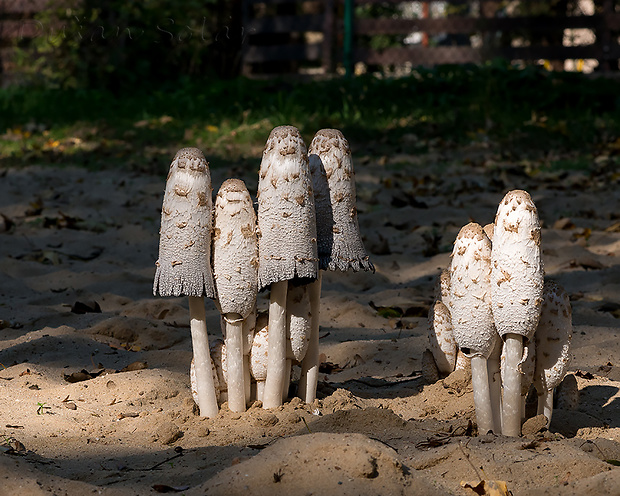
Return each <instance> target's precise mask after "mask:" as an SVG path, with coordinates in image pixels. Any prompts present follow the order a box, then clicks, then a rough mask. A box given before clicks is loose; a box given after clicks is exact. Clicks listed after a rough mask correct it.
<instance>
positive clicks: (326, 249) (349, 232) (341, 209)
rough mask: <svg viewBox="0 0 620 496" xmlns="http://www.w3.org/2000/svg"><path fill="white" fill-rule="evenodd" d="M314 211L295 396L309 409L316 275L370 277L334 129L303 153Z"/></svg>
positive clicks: (345, 160)
mask: <svg viewBox="0 0 620 496" xmlns="http://www.w3.org/2000/svg"><path fill="white" fill-rule="evenodd" d="M308 157H309V163H310V173H311V174H312V187H313V190H314V201H315V208H316V225H317V245H318V257H319V275H318V278H317V280H316V281H315V282H314V283H313V284H312V285H311V288H310V301H311V313H312V330H311V336H310V344H309V347H308V351H307V353H306V357H305V358H304V360H303V362H302V368H301V379H300V381H299V391H300V395H301V397H302V399H304V400H305V401H306V402H308V403H310V402H312V401H314V399H315V397H316V386H317V379H318V369H319V363H318V357H319V313H320V296H321V273H320V270H332V271H334V270H341V271H342V272H346V271H347V270H349V269H352V270H354V271H359V270H361V269H363V270H367V271H372V272H374V270H375V268H374V266H373V264H372V263H371V262H370V260H369V257H368V254H367V253H366V249H365V248H364V243H363V242H362V236H361V234H360V230H359V224H358V221H357V207H356V194H355V178H354V171H353V160H352V158H351V147H350V146H349V142H348V141H347V140H346V139H345V137H344V136H343V134H342V132H340V131H339V130H337V129H321V130H320V131H318V132H317V133H316V134H315V136H314V138H313V139H312V142H311V144H310V148H309V150H308Z"/></svg>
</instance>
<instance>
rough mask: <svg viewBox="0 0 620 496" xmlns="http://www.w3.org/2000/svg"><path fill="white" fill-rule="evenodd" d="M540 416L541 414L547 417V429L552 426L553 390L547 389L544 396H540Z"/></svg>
mask: <svg viewBox="0 0 620 496" xmlns="http://www.w3.org/2000/svg"><path fill="white" fill-rule="evenodd" d="M537 413H538V415H540V414H541V413H542V414H543V415H544V416H545V417H547V428H549V425H551V416H552V415H553V389H551V390H549V389H546V390H545V391H543V394H541V395H539V396H538V411H537Z"/></svg>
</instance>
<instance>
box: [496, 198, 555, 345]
mask: <svg viewBox="0 0 620 496" xmlns="http://www.w3.org/2000/svg"><path fill="white" fill-rule="evenodd" d="M491 262H492V269H493V270H492V272H491V288H492V292H493V294H492V302H493V303H492V305H493V317H494V319H495V325H496V327H497V331H498V332H499V334H500V335H501V336H504V335H505V334H507V333H513V334H520V335H521V336H523V337H525V338H527V339H530V338H531V337H532V335H533V334H534V331H535V330H536V326H537V325H538V319H539V317H540V308H541V304H542V296H543V282H544V281H543V279H544V271H543V266H542V260H541V249H540V224H539V221H538V212H537V210H536V206H535V205H534V202H533V201H532V198H531V197H530V195H529V194H528V193H527V192H525V191H522V190H514V191H510V192H509V193H507V194H506V196H505V197H504V199H503V200H502V201H501V203H500V204H499V208H498V209H497V215H496V216H495V230H494V234H493V250H492V254H491Z"/></svg>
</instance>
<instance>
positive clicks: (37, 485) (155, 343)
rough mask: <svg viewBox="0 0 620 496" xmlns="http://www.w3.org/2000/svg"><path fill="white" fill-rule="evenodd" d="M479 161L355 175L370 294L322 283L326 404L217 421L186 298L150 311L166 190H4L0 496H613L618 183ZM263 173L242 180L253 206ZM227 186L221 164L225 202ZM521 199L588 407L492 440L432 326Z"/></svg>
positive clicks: (435, 159)
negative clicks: (461, 252) (438, 305)
mask: <svg viewBox="0 0 620 496" xmlns="http://www.w3.org/2000/svg"><path fill="white" fill-rule="evenodd" d="M468 153H470V155H468V156H469V157H470V159H468V160H466V161H461V160H459V161H458V163H456V164H455V162H456V161H455V160H450V161H448V160H447V159H446V157H444V156H443V155H441V154H439V153H435V154H434V155H433V154H427V155H425V156H423V157H416V156H400V155H394V156H391V157H382V158H380V159H377V158H376V157H364V156H361V157H360V156H355V154H354V157H355V168H356V184H357V195H358V203H357V205H358V219H359V224H360V231H361V233H362V236H363V238H364V242H365V246H366V248H367V251H368V252H369V255H370V259H371V261H372V262H373V263H374V265H375V267H376V273H374V274H372V273H369V272H358V273H352V272H350V273H342V272H325V273H324V275H323V286H322V288H323V289H322V295H321V315H320V354H321V362H322V366H321V372H320V376H319V387H318V399H317V400H316V401H315V402H314V403H312V404H310V405H307V404H304V403H303V402H302V401H301V400H299V399H291V400H289V401H287V402H286V403H285V404H284V405H283V406H281V407H279V408H276V409H273V410H264V409H263V408H261V406H260V404H254V405H252V406H251V407H250V408H249V409H248V410H247V411H246V412H244V413H232V412H230V411H229V410H228V408H227V406H226V404H224V405H223V407H222V409H221V411H220V413H219V414H218V416H217V417H216V418H212V419H206V418H202V417H199V416H198V415H197V411H196V407H195V405H194V402H193V400H192V396H191V391H190V380H189V366H190V361H191V338H190V329H189V312H188V302H187V298H159V297H153V296H152V284H153V275H154V272H155V260H156V259H157V250H158V237H159V234H158V231H159V222H160V209H161V203H162V198H163V191H164V185H165V178H164V177H163V176H154V175H148V174H142V175H141V174H138V173H137V172H125V171H121V170H107V171H87V170H83V169H73V168H54V167H27V168H20V169H2V170H0V297H1V298H0V495H2V496H4V495H20V496H21V495H44V494H45V495H47V494H59V495H60V494H63V495H64V494H67V495H85V494H104V495H115V496H116V495H118V496H129V495H143V494H156V493H161V492H177V493H179V494H186V495H188V496H190V495H192V496H193V495H202V494H205V495H215V494H218V495H219V494H222V495H223V494H227V495H228V494H244V495H263V494H264V495H278V494H303V495H306V494H316V495H323V494H346V495H380V494H381V495H383V494H385V495H388V494H389V495H394V494H403V495H435V494H437V495H440V494H442V495H445V494H455V495H467V494H475V493H474V491H473V490H472V489H469V488H466V487H464V485H465V483H469V484H470V485H471V486H476V485H477V484H479V483H481V481H489V483H490V482H493V481H500V482H502V481H503V482H504V483H505V484H506V487H507V489H508V490H509V491H511V492H512V494H513V495H515V496H516V495H528V496H530V495H571V494H579V495H595V494H596V495H620V468H619V467H618V464H619V462H618V460H620V362H619V357H620V337H619V335H620V210H619V205H620V188H619V185H618V177H617V172H616V173H614V171H610V170H608V169H604V168H600V169H597V168H593V169H592V171H590V172H589V173H587V174H586V173H581V172H570V173H561V172H540V173H538V174H526V173H525V172H524V170H523V169H522V168H520V167H518V166H515V165H513V164H505V163H502V162H501V160H500V159H499V158H497V157H496V158H495V159H493V157H488V156H486V157H482V158H476V157H477V155H475V153H474V152H472V151H470V152H468ZM471 157H473V158H471ZM493 160H495V161H493ZM446 164H452V165H446ZM258 165H259V161H258V160H257V162H256V168H255V170H252V171H249V172H247V173H245V175H244V176H241V178H242V179H244V180H245V181H246V183H247V185H248V189H249V191H250V192H251V194H252V195H253V196H254V195H255V193H256V187H257V172H258ZM614 174H615V175H614ZM231 176H232V173H231V172H230V171H228V170H224V169H222V168H217V167H214V166H213V165H212V178H213V187H214V190H215V191H217V189H218V188H219V186H220V185H221V184H222V182H223V181H224V180H225V179H227V178H228V177H231ZM516 188H519V189H525V190H527V191H529V192H530V194H531V195H532V198H533V200H534V202H535V203H536V206H537V208H538V212H539V215H540V220H541V223H542V248H543V258H544V265H545V271H546V276H547V277H548V278H552V279H554V280H556V281H557V282H559V283H560V284H561V285H562V286H564V288H565V289H566V291H567V292H568V294H569V295H570V299H571V304H572V308H573V324H574V336H573V348H572V354H573V360H572V363H571V365H570V368H569V374H571V375H573V376H574V379H575V380H576V383H577V386H578V389H579V401H578V404H572V405H571V404H570V402H564V403H561V404H559V405H558V406H557V407H556V409H555V410H554V414H553V421H552V423H551V426H550V429H549V430H546V429H544V427H543V424H544V422H543V424H541V422H539V419H538V420H537V419H532V420H530V421H529V422H528V423H527V424H526V425H525V426H524V428H523V430H524V435H523V437H521V438H508V437H503V436H496V435H491V434H488V435H484V436H478V435H477V432H476V425H475V413H474V405H473V394H472V389H471V383H470V381H469V379H468V377H467V374H466V373H464V372H462V371H457V372H454V373H452V374H451V375H449V376H448V377H447V378H445V379H440V380H438V381H436V382H433V383H429V382H427V381H426V380H425V379H424V378H423V377H422V373H421V370H422V354H423V352H424V350H425V349H426V348H428V346H429V345H428V338H427V315H428V310H429V308H430V306H431V305H432V304H433V301H434V298H435V297H434V291H435V289H434V288H435V283H436V280H437V278H438V275H439V273H440V271H441V270H442V269H444V268H445V267H447V265H448V263H449V261H450V258H449V254H450V251H451V249H452V243H453V242H454V239H455V238H456V235H457V233H458V231H459V229H460V228H461V227H462V226H463V225H465V224H467V223H468V222H470V221H475V222H478V223H480V224H481V225H485V224H487V223H489V222H492V221H493V218H494V216H495V212H496V210H497V204H498V202H499V201H500V200H501V198H502V197H503V196H504V194H505V193H506V191H508V190H510V189H516ZM258 306H259V310H266V309H267V306H268V293H267V292H263V293H260V294H259V301H258ZM206 309H207V326H208V329H209V334H210V338H211V339H215V338H217V337H221V330H220V318H219V314H218V312H217V310H216V308H215V305H214V304H213V302H211V301H210V300H209V301H207V303H206ZM528 414H529V416H530V417H533V416H534V415H535V406H534V405H533V404H532V405H528ZM294 491H295V492H294ZM497 494H500V493H497Z"/></svg>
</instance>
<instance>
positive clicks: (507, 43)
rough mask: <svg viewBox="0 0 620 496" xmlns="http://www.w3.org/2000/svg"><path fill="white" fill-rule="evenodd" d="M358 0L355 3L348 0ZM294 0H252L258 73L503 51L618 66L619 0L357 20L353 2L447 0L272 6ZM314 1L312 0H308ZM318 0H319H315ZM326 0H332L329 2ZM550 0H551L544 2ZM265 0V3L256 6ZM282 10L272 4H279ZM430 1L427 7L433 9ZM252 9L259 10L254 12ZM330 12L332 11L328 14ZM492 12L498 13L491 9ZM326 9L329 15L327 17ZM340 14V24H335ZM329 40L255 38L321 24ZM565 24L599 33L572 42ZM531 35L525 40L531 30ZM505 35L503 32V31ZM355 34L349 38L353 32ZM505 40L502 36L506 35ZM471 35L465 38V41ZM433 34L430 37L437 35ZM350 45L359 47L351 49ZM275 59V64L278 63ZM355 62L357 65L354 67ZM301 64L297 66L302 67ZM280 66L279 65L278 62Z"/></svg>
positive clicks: (252, 70) (250, 59)
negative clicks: (548, 10) (541, 9)
mask: <svg viewBox="0 0 620 496" xmlns="http://www.w3.org/2000/svg"><path fill="white" fill-rule="evenodd" d="M349 1H350V2H351V3H350V4H349V6H347V3H348V2H349ZM287 3H288V0H261V1H258V0H245V4H246V15H247V17H246V21H247V24H246V25H247V26H248V27H249V28H250V30H249V31H248V32H249V37H248V40H247V45H248V46H247V47H246V49H245V58H244V61H245V72H246V74H249V75H251V74H256V73H260V72H261V68H260V67H254V66H253V64H254V63H255V62H264V61H266V60H268V59H270V58H271V60H279V61H282V62H283V65H282V66H281V68H282V69H284V68H285V67H286V65H285V62H286V61H287V60H291V59H294V60H296V61H305V62H308V63H315V66H317V65H318V66H320V67H322V68H324V69H325V71H326V72H331V71H334V69H335V66H336V65H340V67H342V66H344V67H345V68H347V67H348V66H353V65H354V64H357V63H362V64H364V65H366V66H392V65H403V64H408V65H409V66H410V67H415V66H419V65H425V66H431V65H436V64H446V63H451V64H454V63H470V62H473V63H482V62H484V61H487V60H490V59H493V58H496V57H503V58H506V59H509V60H522V61H539V60H541V59H545V60H550V61H554V62H560V65H558V64H556V66H555V67H559V66H561V65H562V63H563V61H565V60H570V59H575V60H581V59H593V60H596V61H597V62H598V67H599V70H603V71H604V70H616V69H617V68H618V59H619V58H620V48H619V46H618V33H619V32H620V13H616V12H615V4H616V2H615V0H604V1H602V2H600V5H599V8H598V11H597V12H595V13H594V14H590V15H587V14H583V13H582V14H581V15H568V12H564V13H560V14H559V15H553V16H551V15H537V16H533V15H518V14H515V13H513V14H512V15H505V13H504V16H503V17H499V16H494V15H493V13H494V12H497V11H498V9H499V7H500V6H501V2H499V1H495V0H488V1H486V0H485V1H480V2H471V1H467V0H448V1H447V2H446V1H444V2H442V3H444V4H446V3H447V4H449V5H450V6H460V7H462V8H469V7H471V6H472V5H473V4H477V5H478V13H477V14H476V15H471V14H470V15H464V14H461V15H455V16H445V17H425V18H423V17H418V18H402V17H400V18H398V17H396V18H394V17H393V16H388V15H384V16H381V15H378V16H377V15H375V16H372V17H366V18H364V17H361V16H360V14H359V12H356V11H354V15H353V22H352V24H351V26H350V27H349V26H348V25H347V22H346V19H345V16H346V14H345V12H346V10H347V7H349V8H351V5H352V7H353V8H356V7H376V6H378V5H381V7H385V6H386V5H387V6H388V7H390V6H391V7H392V8H400V7H402V6H403V5H405V4H409V5H410V4H413V3H416V4H426V7H429V6H432V4H437V3H439V2H432V1H428V2H403V1H402V0H355V1H353V0H334V1H333V2H330V3H331V8H330V7H329V6H327V5H326V6H325V7H324V9H323V13H322V14H318V15H313V16H309V17H308V16H305V15H303V14H298V15H294V14H289V15H287V16H286V17H282V16H278V15H277V14H272V13H270V11H269V8H264V7H265V6H267V7H269V6H271V5H277V6H282V5H285V4H287ZM301 3H310V2H301ZM311 3H314V4H316V3H317V2H316V1H315V2H311ZM325 3H326V2H325ZM540 3H543V2H540ZM257 5H260V6H262V7H263V9H262V11H261V9H255V7H256V6H257ZM274 11H277V7H276V8H275V10H274V9H273V7H272V11H271V12H274ZM428 11H429V9H428V8H427V9H426V12H428ZM252 12H255V14H254V15H256V16H258V18H253V17H252ZM328 13H329V16H330V19H327V20H326V17H327V15H328ZM489 13H491V15H489ZM321 15H323V20H322V21H321V18H320V17H321ZM329 22H333V25H329ZM321 26H323V29H322V31H323V33H324V34H325V36H326V38H329V40H330V41H329V42H325V41H324V42H323V43H322V44H319V43H316V41H314V43H312V44H310V43H308V45H307V46H308V49H307V50H304V49H302V48H301V47H299V46H298V47H296V48H295V49H291V48H290V47H288V46H286V45H283V44H273V45H269V44H268V43H256V44H255V43H254V40H255V39H257V38H260V37H265V36H269V34H275V33H280V34H285V33H293V32H295V33H299V32H304V31H305V32H311V31H321ZM565 30H588V31H589V32H590V33H592V34H593V36H595V39H594V41H593V42H591V43H588V44H579V45H573V46H571V45H567V44H566V43H565V41H564V39H563V38H564V36H563V35H564V33H565V32H566V31H565ZM524 32H525V33H527V34H528V36H529V38H530V39H525V40H523V38H524V36H523V33H524ZM412 33H420V34H422V35H423V37H424V39H425V40H426V42H425V43H418V44H405V43H403V42H402V41H400V42H399V41H398V40H396V41H394V40H393V41H392V44H391V46H386V47H383V48H381V49H379V48H373V43H372V40H373V37H383V38H384V39H385V38H386V37H393V38H400V39H401V40H402V38H405V37H406V36H409V35H411V34H412ZM472 35H478V38H479V40H480V43H479V44H478V45H477V46H473V44H472V43H471V40H470V38H471V37H472ZM498 35H501V36H498ZM437 36H444V37H446V36H453V38H458V37H459V36H460V38H461V39H460V43H458V44H457V43H455V42H450V41H448V42H444V43H442V42H434V41H433V37H437ZM347 38H348V40H347ZM500 38H501V40H499V41H498V39H500ZM463 39H465V40H466V41H465V43H463ZM429 40H430V41H429ZM347 41H348V43H349V45H348V46H350V47H351V48H350V49H349V51H347V48H346V47H347ZM272 67H273V66H272ZM348 68H349V69H350V67H348ZM299 69H300V65H299V64H297V65H295V66H294V70H299ZM276 70H277V67H276Z"/></svg>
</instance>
